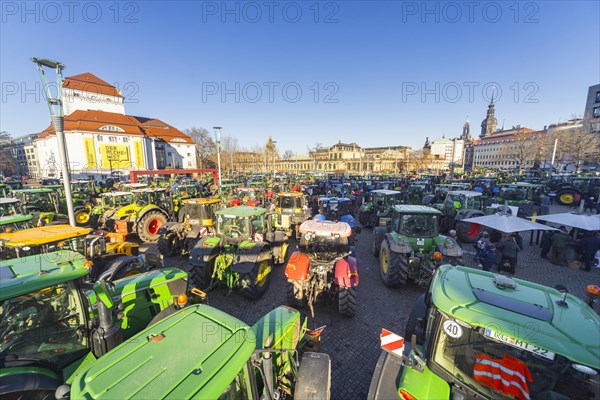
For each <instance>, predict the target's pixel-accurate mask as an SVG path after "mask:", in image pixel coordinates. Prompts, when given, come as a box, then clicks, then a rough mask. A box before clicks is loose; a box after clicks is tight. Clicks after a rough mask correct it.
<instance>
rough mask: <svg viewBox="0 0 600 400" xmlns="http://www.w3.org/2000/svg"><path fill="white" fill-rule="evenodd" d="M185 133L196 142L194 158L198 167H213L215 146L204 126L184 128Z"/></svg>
mask: <svg viewBox="0 0 600 400" xmlns="http://www.w3.org/2000/svg"><path fill="white" fill-rule="evenodd" d="M185 133H186V134H187V135H188V136H189V137H191V138H192V140H193V141H194V143H196V159H197V160H198V166H199V167H200V168H214V167H215V158H216V147H215V142H214V141H213V139H212V137H211V135H210V133H209V132H208V130H207V129H205V128H196V127H193V128H191V129H186V130H185Z"/></svg>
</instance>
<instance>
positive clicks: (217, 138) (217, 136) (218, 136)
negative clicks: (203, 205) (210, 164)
mask: <svg viewBox="0 0 600 400" xmlns="http://www.w3.org/2000/svg"><path fill="white" fill-rule="evenodd" d="M221 129H222V128H221V127H220V126H214V127H213V130H214V131H215V141H216V143H217V168H218V169H219V183H218V184H217V187H218V188H219V193H220V192H221Z"/></svg>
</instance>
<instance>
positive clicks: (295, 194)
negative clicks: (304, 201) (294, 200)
mask: <svg viewBox="0 0 600 400" xmlns="http://www.w3.org/2000/svg"><path fill="white" fill-rule="evenodd" d="M277 196H279V197H302V196H304V194H303V193H300V192H280V193H277Z"/></svg>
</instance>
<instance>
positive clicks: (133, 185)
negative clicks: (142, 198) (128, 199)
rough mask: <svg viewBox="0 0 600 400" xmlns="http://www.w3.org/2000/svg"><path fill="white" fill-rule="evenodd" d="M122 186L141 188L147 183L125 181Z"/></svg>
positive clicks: (145, 186)
mask: <svg viewBox="0 0 600 400" xmlns="http://www.w3.org/2000/svg"><path fill="white" fill-rule="evenodd" d="M123 187H128V188H132V189H141V188H147V187H148V184H147V183H126V184H124V185H123Z"/></svg>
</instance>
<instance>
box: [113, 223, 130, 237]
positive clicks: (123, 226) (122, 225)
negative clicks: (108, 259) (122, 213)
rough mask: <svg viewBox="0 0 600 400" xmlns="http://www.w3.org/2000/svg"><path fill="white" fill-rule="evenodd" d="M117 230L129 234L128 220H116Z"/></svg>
mask: <svg viewBox="0 0 600 400" xmlns="http://www.w3.org/2000/svg"><path fill="white" fill-rule="evenodd" d="M115 232H117V233H124V234H127V233H128V231H127V221H115Z"/></svg>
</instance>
